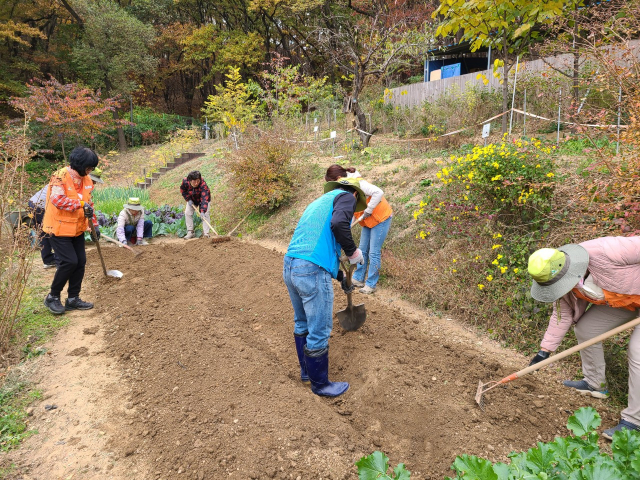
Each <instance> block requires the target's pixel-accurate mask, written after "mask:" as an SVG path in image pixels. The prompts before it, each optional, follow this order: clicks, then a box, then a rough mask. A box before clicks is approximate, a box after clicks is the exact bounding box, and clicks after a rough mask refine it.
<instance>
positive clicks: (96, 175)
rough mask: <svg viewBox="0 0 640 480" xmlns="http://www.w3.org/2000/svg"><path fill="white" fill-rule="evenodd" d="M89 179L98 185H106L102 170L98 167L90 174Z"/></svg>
mask: <svg viewBox="0 0 640 480" xmlns="http://www.w3.org/2000/svg"><path fill="white" fill-rule="evenodd" d="M89 178H91V180H93V181H94V182H96V183H104V180H102V170H100V169H99V168H98V167H96V168H94V169H93V170H92V171H91V172H89Z"/></svg>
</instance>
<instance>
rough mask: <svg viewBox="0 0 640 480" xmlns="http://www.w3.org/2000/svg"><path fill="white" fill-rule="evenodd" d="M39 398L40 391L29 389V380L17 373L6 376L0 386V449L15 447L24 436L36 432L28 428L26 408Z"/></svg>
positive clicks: (5, 449)
mask: <svg viewBox="0 0 640 480" xmlns="http://www.w3.org/2000/svg"><path fill="white" fill-rule="evenodd" d="M41 398H42V392H40V391H39V390H37V389H31V388H30V386H29V382H27V381H26V380H24V379H22V378H20V376H19V375H10V376H9V377H8V378H7V380H6V381H5V383H4V385H3V386H2V388H0V451H3V452H6V451H7V450H10V449H12V448H15V447H17V446H18V445H19V444H20V442H21V441H22V440H24V439H25V438H27V437H29V436H31V435H34V434H36V433H38V432H37V430H29V429H28V425H27V412H26V408H27V406H28V405H29V404H30V403H31V402H33V401H34V400H39V399H41Z"/></svg>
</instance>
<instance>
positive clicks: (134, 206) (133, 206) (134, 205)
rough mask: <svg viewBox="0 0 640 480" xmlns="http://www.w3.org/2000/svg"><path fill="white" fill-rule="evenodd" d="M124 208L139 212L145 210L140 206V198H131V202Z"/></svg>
mask: <svg viewBox="0 0 640 480" xmlns="http://www.w3.org/2000/svg"><path fill="white" fill-rule="evenodd" d="M124 208H128V209H129V210H138V211H142V210H144V207H143V206H142V205H140V199H139V198H138V197H129V202H127V203H125V204H124Z"/></svg>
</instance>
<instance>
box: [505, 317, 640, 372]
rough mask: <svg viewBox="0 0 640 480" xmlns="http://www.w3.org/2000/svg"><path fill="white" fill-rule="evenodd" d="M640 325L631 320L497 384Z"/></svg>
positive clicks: (639, 321) (639, 320)
mask: <svg viewBox="0 0 640 480" xmlns="http://www.w3.org/2000/svg"><path fill="white" fill-rule="evenodd" d="M639 324H640V317H638V318H636V319H635V320H632V321H630V322H627V323H625V324H623V325H620V326H619V327H616V328H614V329H612V330H609V331H608V332H604V333H602V334H600V335H598V336H597V337H593V338H592V339H590V340H587V341H586V342H582V343H580V344H578V345H576V346H575V347H571V348H570V349H568V350H565V351H563V352H560V353H558V354H557V355H553V356H551V357H549V358H547V359H546V360H543V361H541V362H539V363H536V364H535V365H531V366H530V367H527V368H523V369H522V370H520V371H519V372H516V373H512V374H511V375H509V376H508V377H505V378H503V379H502V380H500V381H499V382H498V384H505V383H509V382H511V381H513V380H515V379H516V378H520V377H522V376H523V375H526V374H527V373H531V372H535V371H536V370H538V369H540V368H542V367H546V366H547V365H549V364H550V363H553V362H555V361H558V360H561V359H563V358H565V357H568V356H569V355H571V354H573V353H576V352H578V351H580V350H582V349H584V348H587V347H590V346H591V345H593V344H594V343H598V342H601V341H603V340H605V339H607V338H609V337H612V336H614V335H616V334H618V333H620V332H624V331H625V330H629V329H630V328H632V327H635V326H636V325H639Z"/></svg>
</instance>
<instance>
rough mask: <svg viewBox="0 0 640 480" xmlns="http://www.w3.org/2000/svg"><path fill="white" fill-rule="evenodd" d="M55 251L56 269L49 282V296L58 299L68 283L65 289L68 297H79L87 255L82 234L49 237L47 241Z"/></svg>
mask: <svg viewBox="0 0 640 480" xmlns="http://www.w3.org/2000/svg"><path fill="white" fill-rule="evenodd" d="M49 241H50V242H51V245H52V246H53V249H54V250H55V251H56V260H57V263H58V269H57V270H56V274H55V276H54V277H53V282H51V295H53V296H56V297H59V296H60V292H62V289H63V288H64V286H65V284H66V283H67V282H69V288H68V289H67V291H68V293H69V297H77V296H79V295H80V288H81V287H82V279H83V278H84V267H85V265H86V264H87V254H86V253H85V251H84V233H82V234H81V235H78V236H77V237H56V236H55V235H51V238H50V239H49Z"/></svg>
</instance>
